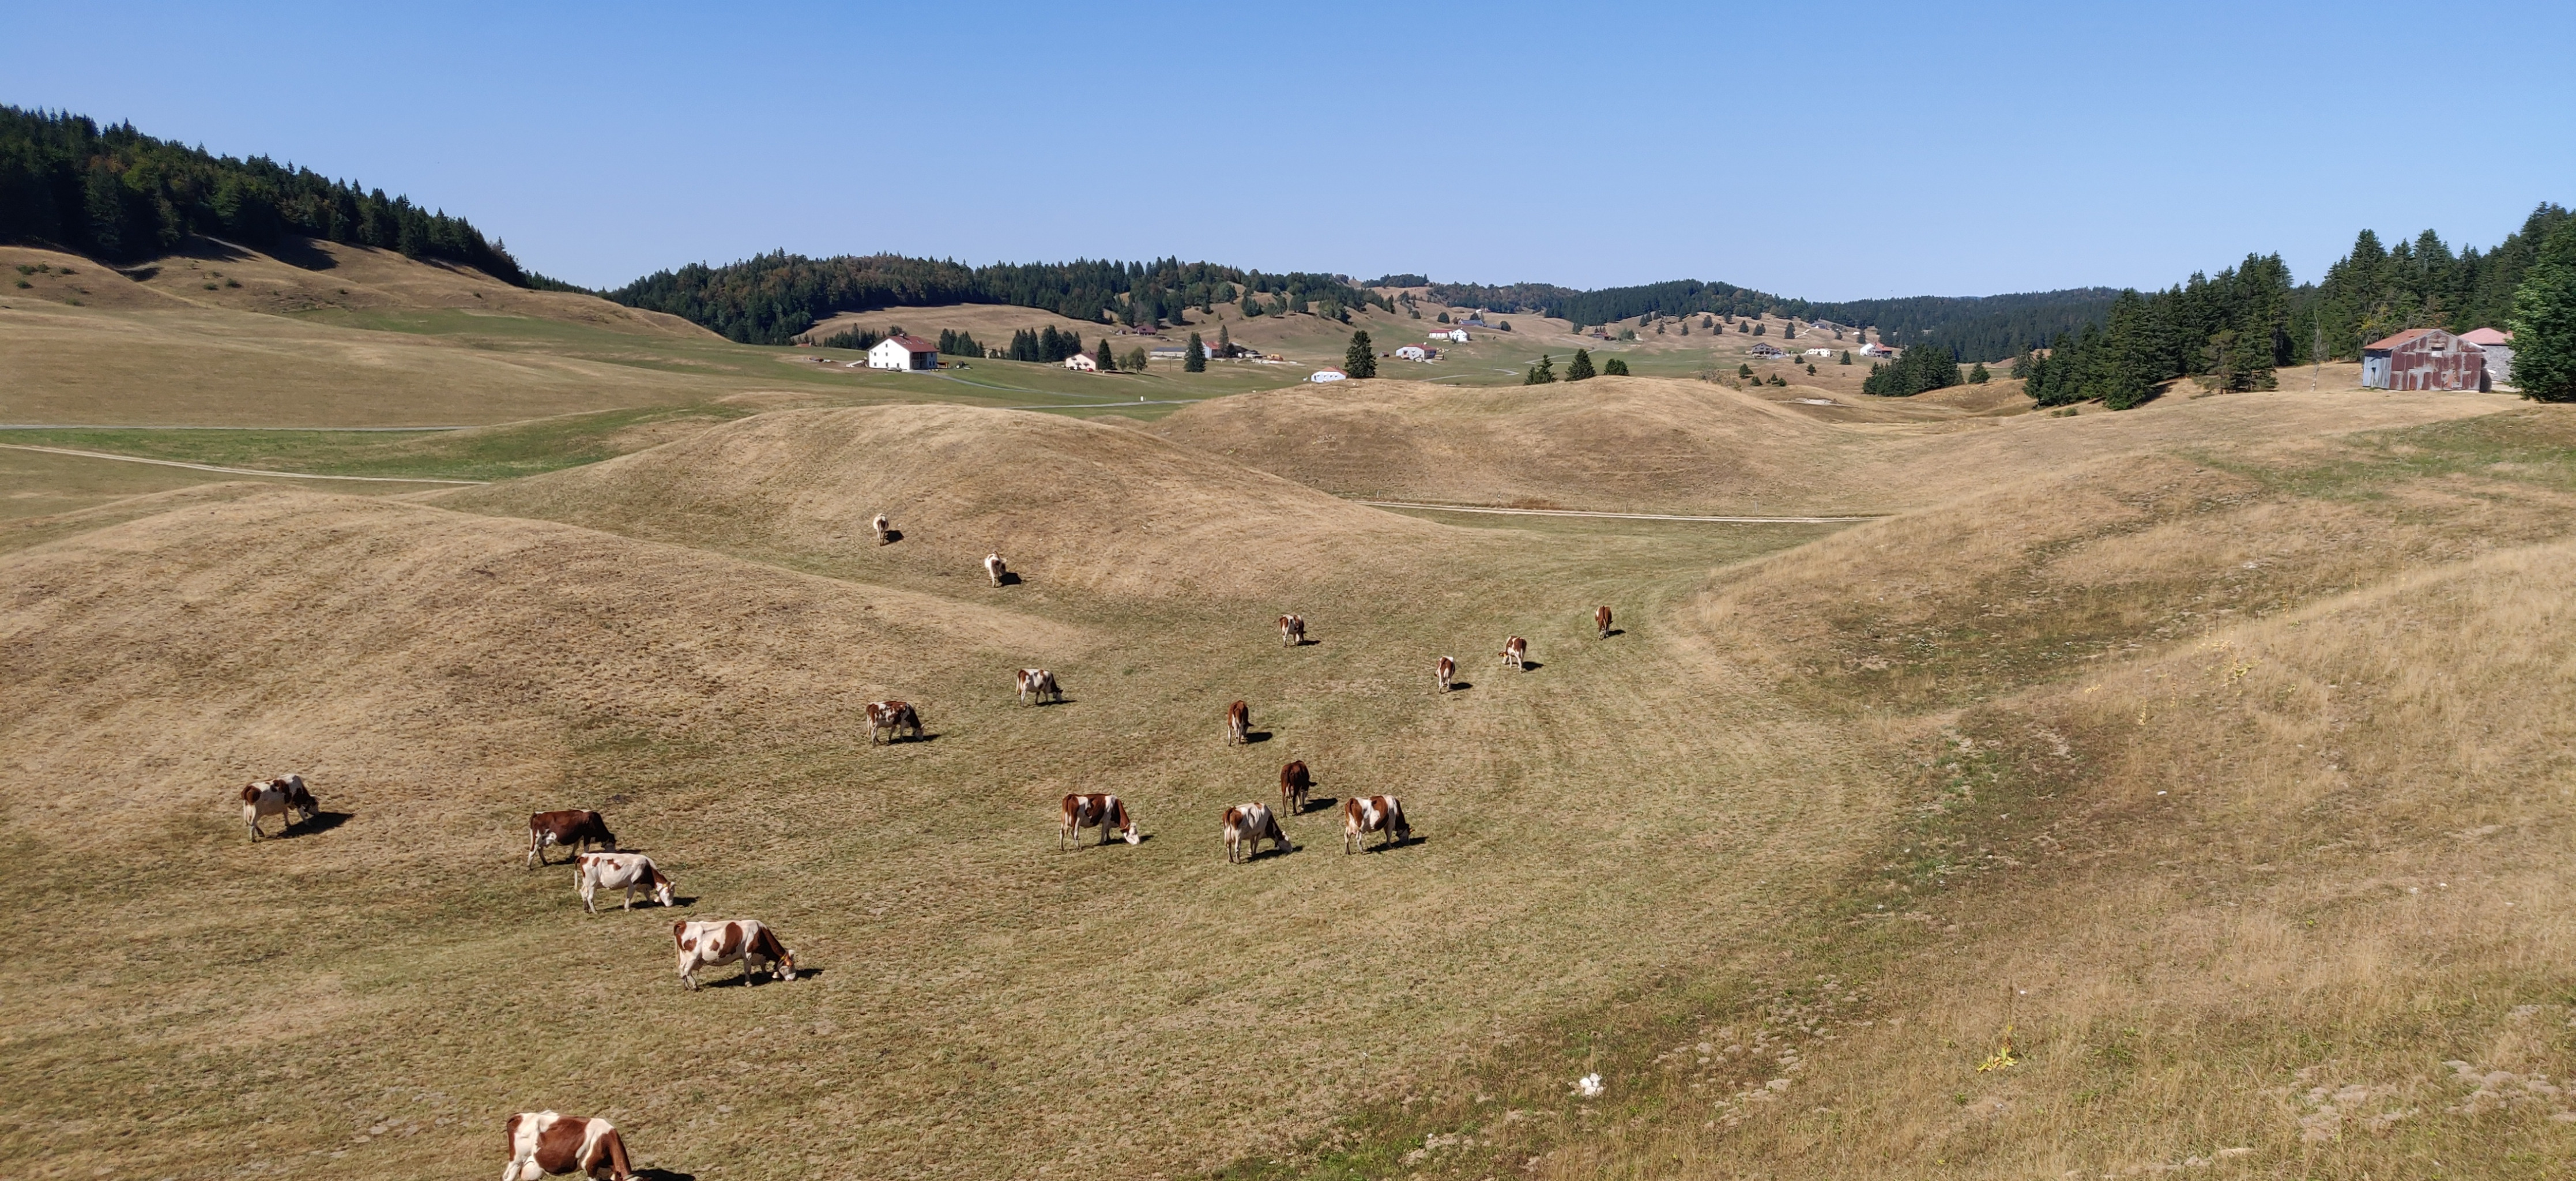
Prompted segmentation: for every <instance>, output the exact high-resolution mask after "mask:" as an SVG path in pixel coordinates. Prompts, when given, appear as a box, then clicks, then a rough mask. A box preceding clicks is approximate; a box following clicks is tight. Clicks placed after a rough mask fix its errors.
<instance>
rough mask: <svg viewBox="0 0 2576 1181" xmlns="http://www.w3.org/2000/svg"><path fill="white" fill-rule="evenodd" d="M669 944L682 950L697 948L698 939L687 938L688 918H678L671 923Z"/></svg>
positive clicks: (694, 949)
mask: <svg viewBox="0 0 2576 1181" xmlns="http://www.w3.org/2000/svg"><path fill="white" fill-rule="evenodd" d="M671 945H672V946H673V947H677V948H679V949H680V950H682V951H696V950H697V949H698V941H697V940H695V939H691V938H689V920H687V919H680V920H677V921H675V922H673V923H672V924H671Z"/></svg>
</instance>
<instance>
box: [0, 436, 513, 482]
mask: <svg viewBox="0 0 2576 1181" xmlns="http://www.w3.org/2000/svg"><path fill="white" fill-rule="evenodd" d="M0 447H6V448H8V449H9V450H11V451H42V452H44V453H45V454H47V455H76V456H79V457H81V458H83V459H113V460H115V461H117V462H119V463H148V464H152V465H154V466H156V467H183V468H187V469H188V470H190V471H199V472H221V473H223V474H225V475H228V476H270V477H274V478H276V479H280V480H356V481H360V482H363V483H368V484H482V483H487V482H488V481H484V480H445V479H439V478H437V477H434V476H317V475H312V474H309V473H306V472H272V471H267V470H265V469H262V468H255V467H220V466H217V465H215V464H211V463H185V462H182V461H180V460H176V459H145V458H143V457H142V456H140V455H117V454H113V453H111V452H106V451H79V450H75V449H73V448H70V447H38V446H35V445H33V444H29V443H0Z"/></svg>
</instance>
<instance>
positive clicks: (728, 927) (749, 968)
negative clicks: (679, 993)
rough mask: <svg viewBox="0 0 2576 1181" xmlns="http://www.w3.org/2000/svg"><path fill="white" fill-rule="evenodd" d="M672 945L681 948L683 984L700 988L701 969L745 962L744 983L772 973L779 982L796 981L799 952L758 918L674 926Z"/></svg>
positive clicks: (684, 920) (687, 921)
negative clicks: (783, 943)
mask: <svg viewBox="0 0 2576 1181" xmlns="http://www.w3.org/2000/svg"><path fill="white" fill-rule="evenodd" d="M671 943H672V945H673V946H675V947H677V948H679V949H680V983H682V984H685V985H688V986H689V989H690V991H693V992H694V991H696V990H697V987H698V969H700V968H721V967H723V966H725V965H726V964H730V963H733V962H735V961H737V960H739V961H741V962H742V982H743V983H745V984H749V983H751V981H752V977H754V976H757V975H760V974H761V973H764V972H765V973H768V974H769V975H770V976H771V977H773V978H775V979H779V980H794V979H795V978H796V953H795V952H792V951H789V950H787V949H786V948H785V947H783V946H781V945H780V944H779V942H778V933H777V932H776V931H772V930H770V929H769V928H767V927H764V926H762V925H760V920H758V919H718V920H706V921H701V922H690V921H689V920H687V919H681V920H679V921H678V922H675V923H672V924H671Z"/></svg>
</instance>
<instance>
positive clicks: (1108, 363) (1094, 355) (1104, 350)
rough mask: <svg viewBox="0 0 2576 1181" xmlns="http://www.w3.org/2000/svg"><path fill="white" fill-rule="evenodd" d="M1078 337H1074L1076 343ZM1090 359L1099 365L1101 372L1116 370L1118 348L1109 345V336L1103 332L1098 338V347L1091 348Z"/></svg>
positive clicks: (1113, 371) (1114, 371)
mask: <svg viewBox="0 0 2576 1181" xmlns="http://www.w3.org/2000/svg"><path fill="white" fill-rule="evenodd" d="M1079 339H1080V338H1076V341H1077V343H1079ZM1077 351H1079V350H1077ZM1091 359H1092V361H1093V363H1095V364H1097V365H1099V366H1100V371H1101V372H1102V373H1116V372H1118V350H1116V349H1114V348H1111V347H1110V345H1109V337H1108V335H1107V334H1105V333H1104V334H1103V335H1102V336H1101V338H1100V347H1099V348H1096V349H1093V350H1091Z"/></svg>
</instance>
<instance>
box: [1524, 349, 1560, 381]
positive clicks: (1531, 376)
mask: <svg viewBox="0 0 2576 1181" xmlns="http://www.w3.org/2000/svg"><path fill="white" fill-rule="evenodd" d="M1555 381H1556V363H1555V362H1553V361H1550V360H1548V357H1547V354H1545V353H1540V354H1539V355H1538V364H1536V365H1532V366H1530V367H1529V373H1528V374H1527V375H1525V376H1523V377H1522V378H1521V384H1522V385H1549V384H1552V383H1554V382H1555Z"/></svg>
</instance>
